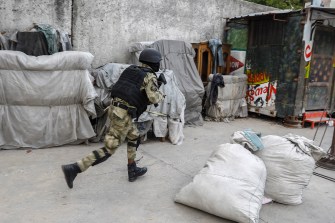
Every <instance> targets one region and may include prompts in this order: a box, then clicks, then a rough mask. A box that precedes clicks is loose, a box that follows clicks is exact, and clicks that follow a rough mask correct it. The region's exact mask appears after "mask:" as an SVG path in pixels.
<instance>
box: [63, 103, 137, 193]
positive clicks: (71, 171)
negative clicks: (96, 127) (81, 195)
mask: <svg viewBox="0 0 335 223" xmlns="http://www.w3.org/2000/svg"><path fill="white" fill-rule="evenodd" d="M114 109H120V108H115V107H111V108H110V111H109V113H108V114H109V118H110V120H111V123H110V128H109V131H108V133H107V134H106V136H105V147H103V148H100V149H97V150H94V151H92V152H91V153H90V154H88V155H87V156H86V157H84V158H82V159H81V160H79V161H78V162H76V163H73V164H68V165H63V166H62V170H63V172H64V176H65V180H66V182H67V185H68V186H69V188H72V187H73V181H74V179H75V178H76V176H77V174H78V173H81V172H83V171H85V170H87V169H88V168H89V167H90V166H94V165H97V164H99V163H102V162H104V161H106V160H107V159H108V158H109V157H110V156H111V155H113V154H114V153H115V151H116V149H117V148H118V147H119V146H120V144H121V143H122V142H123V141H124V140H125V138H126V135H127V133H128V132H129V129H130V128H131V124H130V123H131V117H130V116H129V115H128V114H127V111H125V110H121V111H120V110H119V111H118V113H117V114H118V115H116V114H115V113H114V112H113V110H114ZM120 116H121V117H120Z"/></svg>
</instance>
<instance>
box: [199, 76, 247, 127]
mask: <svg viewBox="0 0 335 223" xmlns="http://www.w3.org/2000/svg"><path fill="white" fill-rule="evenodd" d="M212 78H213V74H211V75H209V80H210V81H211V80H212ZM247 78H248V77H247V75H245V74H236V75H223V81H224V84H225V86H224V87H223V88H221V87H218V98H217V101H216V103H215V104H213V105H210V104H209V97H208V96H209V93H210V89H211V82H209V83H208V85H207V87H206V93H207V99H206V103H205V106H206V115H207V117H208V118H209V119H210V120H213V121H226V120H228V119H229V118H232V119H234V118H235V117H247V116H248V113H247V103H246V100H245V96H246V92H247Z"/></svg>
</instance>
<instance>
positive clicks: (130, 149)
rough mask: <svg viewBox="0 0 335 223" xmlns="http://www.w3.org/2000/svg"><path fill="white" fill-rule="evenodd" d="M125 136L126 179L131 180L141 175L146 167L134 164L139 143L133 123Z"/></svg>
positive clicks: (138, 136) (145, 170)
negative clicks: (126, 139) (126, 140)
mask: <svg viewBox="0 0 335 223" xmlns="http://www.w3.org/2000/svg"><path fill="white" fill-rule="evenodd" d="M127 138H128V143H127V157H128V180H129V181H130V182H133V181H135V180H136V179H137V177H139V176H142V175H144V174H145V173H146V172H147V168H146V167H143V168H140V167H137V166H136V162H135V158H136V150H137V148H138V146H139V145H140V135H139V132H138V129H137V127H136V125H135V124H134V123H133V124H132V128H131V129H130V131H129V133H128V135H127Z"/></svg>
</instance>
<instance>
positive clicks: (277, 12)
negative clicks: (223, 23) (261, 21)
mask: <svg viewBox="0 0 335 223" xmlns="http://www.w3.org/2000/svg"><path fill="white" fill-rule="evenodd" d="M299 11H300V10H291V9H285V10H273V11H267V12H256V13H251V14H248V15H241V16H236V17H232V18H229V19H243V18H249V17H256V16H263V15H277V14H290V13H295V12H299Z"/></svg>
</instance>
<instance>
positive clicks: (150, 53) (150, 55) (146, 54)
mask: <svg viewBox="0 0 335 223" xmlns="http://www.w3.org/2000/svg"><path fill="white" fill-rule="evenodd" d="M161 60H162V55H161V54H160V52H158V51H157V50H155V49H151V48H148V49H144V50H143V51H142V52H141V54H140V58H139V61H140V62H141V63H144V64H148V63H150V64H153V63H159V62H160V61H161Z"/></svg>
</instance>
